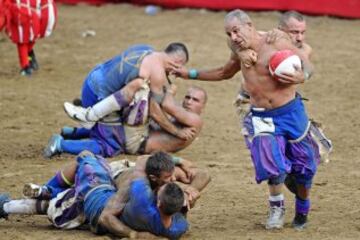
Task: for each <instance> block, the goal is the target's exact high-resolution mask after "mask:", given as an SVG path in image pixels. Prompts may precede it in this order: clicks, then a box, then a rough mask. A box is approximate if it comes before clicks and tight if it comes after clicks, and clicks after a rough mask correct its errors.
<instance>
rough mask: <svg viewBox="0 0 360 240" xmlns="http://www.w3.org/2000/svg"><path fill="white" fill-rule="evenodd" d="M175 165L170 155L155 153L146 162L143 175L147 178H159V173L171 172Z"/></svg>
mask: <svg viewBox="0 0 360 240" xmlns="http://www.w3.org/2000/svg"><path fill="white" fill-rule="evenodd" d="M174 169H175V165H174V163H173V161H172V157H171V156H170V154H167V153H165V152H161V151H160V152H155V153H154V154H152V155H151V156H150V157H149V158H148V160H147V161H146V166H145V173H146V175H147V176H149V175H154V176H156V177H160V175H161V172H172V171H173V170H174Z"/></svg>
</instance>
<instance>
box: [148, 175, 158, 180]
mask: <svg viewBox="0 0 360 240" xmlns="http://www.w3.org/2000/svg"><path fill="white" fill-rule="evenodd" d="M149 180H150V181H151V182H156V180H157V177H156V176H154V175H152V174H150V175H149Z"/></svg>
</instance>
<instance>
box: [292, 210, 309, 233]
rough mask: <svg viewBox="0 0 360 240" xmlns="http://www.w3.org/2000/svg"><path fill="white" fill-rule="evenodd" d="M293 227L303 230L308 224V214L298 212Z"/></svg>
mask: <svg viewBox="0 0 360 240" xmlns="http://www.w3.org/2000/svg"><path fill="white" fill-rule="evenodd" d="M292 226H293V228H295V229H296V230H303V229H304V228H306V226H307V214H302V213H296V215H295V218H294V220H293V222H292Z"/></svg>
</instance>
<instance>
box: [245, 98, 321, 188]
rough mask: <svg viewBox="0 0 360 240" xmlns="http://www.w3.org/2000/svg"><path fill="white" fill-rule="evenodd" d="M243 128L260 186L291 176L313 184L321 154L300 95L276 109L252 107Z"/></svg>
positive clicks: (307, 184) (305, 183)
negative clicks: (246, 135) (312, 135)
mask: <svg viewBox="0 0 360 240" xmlns="http://www.w3.org/2000/svg"><path fill="white" fill-rule="evenodd" d="M244 126H245V127H246V129H247V131H248V132H249V135H250V140H249V138H248V139H247V142H248V147H249V149H250V151H251V157H252V160H253V164H254V167H255V172H256V181H257V182H258V183H260V182H261V181H263V180H268V179H274V178H277V177H279V176H281V175H284V174H288V173H292V174H295V175H296V176H298V177H299V178H301V179H302V182H303V184H304V185H306V186H309V185H311V181H312V178H313V176H314V175H315V173H316V170H317V165H318V163H319V160H320V155H319V149H318V146H317V144H316V142H315V141H314V139H313V138H312V137H311V135H310V133H309V126H310V122H309V119H308V117H307V114H306V112H305V108H304V105H303V103H302V100H301V98H300V96H299V95H298V96H296V97H295V99H294V100H292V101H290V102H289V103H287V104H285V105H284V106H282V107H279V108H276V109H271V110H263V109H257V108H252V109H251V112H250V113H249V115H248V116H247V117H246V119H245V120H244Z"/></svg>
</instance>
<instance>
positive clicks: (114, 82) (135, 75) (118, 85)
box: [64, 43, 189, 127]
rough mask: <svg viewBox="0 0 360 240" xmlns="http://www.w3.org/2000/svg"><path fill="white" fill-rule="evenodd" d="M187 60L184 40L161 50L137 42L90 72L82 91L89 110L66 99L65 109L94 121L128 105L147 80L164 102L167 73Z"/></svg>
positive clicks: (85, 104) (83, 121)
mask: <svg viewBox="0 0 360 240" xmlns="http://www.w3.org/2000/svg"><path fill="white" fill-rule="evenodd" d="M188 60H189V53H188V50H187V48H186V46H185V45H184V44H182V43H171V44H169V45H168V46H167V47H166V48H165V50H164V51H162V52H157V51H155V50H154V49H153V48H152V47H151V46H148V45H134V46H132V47H130V48H128V49H126V50H125V51H123V52H122V53H121V54H120V55H118V56H115V57H114V58H112V59H110V60H108V61H107V62H105V63H102V64H99V65H97V66H96V67H95V68H94V69H93V70H92V71H91V72H90V73H89V74H88V76H87V78H86V79H85V82H84V84H83V88H82V94H81V95H82V96H81V100H82V106H83V107H84V108H87V109H86V110H84V109H83V108H78V107H77V106H74V105H73V104H71V103H65V104H64V108H65V111H66V112H67V114H68V115H69V116H70V117H71V118H73V119H75V120H77V121H80V122H82V123H85V124H86V123H87V124H89V123H93V125H94V124H95V122H97V121H99V120H100V119H102V118H104V117H105V116H107V115H108V114H109V113H112V112H115V111H118V110H120V109H122V108H124V107H125V106H127V105H128V104H129V103H130V101H131V100H132V99H133V96H134V92H136V90H137V89H139V88H140V87H141V86H142V84H143V82H144V81H147V82H149V85H150V90H151V92H152V95H153V96H154V99H156V100H157V101H158V102H161V98H162V95H163V89H164V86H165V85H166V84H167V76H168V75H169V74H170V73H171V72H172V71H174V70H175V69H176V68H178V67H181V66H184V65H185V64H186V63H187V62H188ZM127 85H129V86H127ZM125 86H127V88H124V87H125ZM128 90H134V91H128ZM100 100H102V101H101V102H100ZM90 127H91V125H90Z"/></svg>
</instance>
